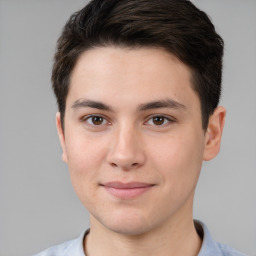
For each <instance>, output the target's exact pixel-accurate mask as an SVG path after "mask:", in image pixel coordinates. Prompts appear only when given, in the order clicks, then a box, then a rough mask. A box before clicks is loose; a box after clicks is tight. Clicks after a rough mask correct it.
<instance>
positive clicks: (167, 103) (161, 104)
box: [138, 99, 186, 111]
mask: <svg viewBox="0 0 256 256" xmlns="http://www.w3.org/2000/svg"><path fill="white" fill-rule="evenodd" d="M158 108H172V109H183V110H185V109H186V106H185V105H183V104H181V103H179V102H177V101H175V100H173V99H163V100H158V101H152V102H149V103H145V104H141V105H140V106H139V107H138V110H139V111H146V110H151V109H158Z"/></svg>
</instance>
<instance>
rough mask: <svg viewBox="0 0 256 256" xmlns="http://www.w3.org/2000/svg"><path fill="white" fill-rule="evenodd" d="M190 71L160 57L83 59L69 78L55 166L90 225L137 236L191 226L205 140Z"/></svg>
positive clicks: (95, 53) (120, 53)
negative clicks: (64, 172)
mask: <svg viewBox="0 0 256 256" xmlns="http://www.w3.org/2000/svg"><path fill="white" fill-rule="evenodd" d="M190 78H191V77H190V70H189V69H188V68H187V67H186V66H185V65H184V64H183V63H181V62H180V61H179V60H178V59H176V58H175V57H174V56H172V55H170V54H168V53H167V52H165V51H164V50H160V49H152V48H141V49H125V48H117V47H102V48H96V49H93V50H89V51H86V52H84V53H83V54H82V55H81V57H80V59H79V60H78V62H77V64H76V66H75V69H74V71H73V73H72V76H71V83H70V89H69V93H68V96H67V101H66V113H65V120H64V125H65V134H64V135H63V133H62V130H61V126H60V117H59V115H57V125H58V129H59V135H60V140H61V143H62V148H63V159H64V161H65V162H67V164H68V166H69V170H70V176H71V180H72V184H73V186H74V189H75V191H76V193H77V194H78V196H79V198H80V200H81V202H82V203H83V204H84V206H85V207H86V208H87V209H88V211H89V212H90V214H91V220H92V221H93V222H94V223H97V224H98V225H103V226H105V227H106V228H108V229H110V230H114V231H116V232H120V233H123V234H141V233H144V232H148V231H150V230H154V229H156V228H159V227H161V226H162V225H166V224H169V225H172V224H173V223H177V221H178V222H181V221H184V220H186V219H187V220H188V219H191V218H192V203H193V195H194V190H195V186H196V183H197V180H198V176H199V173H200V169H201V164H202V161H203V159H204V158H209V157H208V156H207V149H206V148H207V146H206V145H207V143H208V139H209V136H208V133H207V132H206V133H205V132H204V131H203V129H202V121H201V110H200V102H199V98H198V96H197V95H196V93H195V92H194V91H193V90H192V86H191V82H190Z"/></svg>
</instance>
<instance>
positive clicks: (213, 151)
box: [203, 106, 226, 161]
mask: <svg viewBox="0 0 256 256" xmlns="http://www.w3.org/2000/svg"><path fill="white" fill-rule="evenodd" d="M225 117H226V110H225V108H224V107H221V106H219V107H217V108H216V109H215V111H214V113H213V114H212V115H211V116H210V118H209V123H208V127H207V131H206V135H205V149H204V158H203V159H204V160H205V161H209V160H211V159H212V158H214V157H215V156H216V155H217V154H218V153H219V150H220V144H221V137H222V132H223V127H224V123H225Z"/></svg>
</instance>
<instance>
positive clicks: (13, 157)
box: [0, 0, 256, 256]
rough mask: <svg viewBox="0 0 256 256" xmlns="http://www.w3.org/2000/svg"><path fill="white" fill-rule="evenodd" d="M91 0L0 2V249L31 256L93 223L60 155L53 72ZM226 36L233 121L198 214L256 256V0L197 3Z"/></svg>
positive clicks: (210, 169) (200, 195)
mask: <svg viewBox="0 0 256 256" xmlns="http://www.w3.org/2000/svg"><path fill="white" fill-rule="evenodd" d="M85 2H86V1H82V0H22V1H21V0H0V86H1V87H0V88H1V90H0V255H1V256H17V255H19V256H25V255H32V254H33V253H35V252H38V251H40V250H42V249H44V248H46V247H49V246H51V245H54V244H56V243H60V242H63V241H66V240H69V239H72V238H74V237H76V236H78V235H79V234H80V232H82V231H83V230H84V229H86V228H87V227H88V226H89V222H88V213H87V211H86V210H85V209H84V207H83V206H82V205H81V203H80V202H79V200H78V199H77V197H76V195H75V193H74V192H73V189H72V187H71V184H70V181H69V174H68V169H67V167H66V166H65V164H64V163H62V161H61V150H60V146H59V143H58V139H57V133H56V129H55V112H56V104H55V99H54V97H53V94H52V92H51V84H50V73H51V66H52V56H53V53H54V49H55V43H56V40H57V37H58V36H59V34H60V31H61V29H62V27H63V25H64V24H65V22H66V20H67V19H68V17H69V16H70V15H71V13H73V12H74V11H76V10H78V9H79V8H81V7H83V6H84V3H85ZM193 2H194V3H195V4H196V5H197V6H198V7H200V8H201V9H203V10H204V11H206V12H207V13H208V14H209V15H210V17H211V18H212V20H213V23H214V24H215V25H216V28H217V31H218V32H219V33H220V34H221V35H222V37H223V38H224V40H225V44H226V45H225V59H224V79H223V86H224V90H223V97H222V100H221V104H222V105H224V106H225V107H226V108H227V119H226V127H225V130H224V136H223V142H222V149H221V152H220V154H219V156H218V157H217V158H216V159H214V160H213V161H211V162H207V163H205V164H204V166H203V170H202V173H201V177H200V180H199V184H198V188H197V192H196V199H195V211H194V212H195V213H194V216H195V218H197V219H200V220H202V221H204V222H205V223H206V224H207V225H208V227H209V229H210V230H211V232H212V235H213V237H214V238H215V239H216V240H218V241H222V242H224V243H228V244H230V245H231V246H233V247H235V248H237V249H239V250H241V251H243V252H245V253H247V254H250V255H252V254H256V200H255V195H256V186H255V183H256V182H255V180H256V78H255V77H256V76H255V74H256V1H255V0H244V1H241V0H214V1H213V0H194V1H193Z"/></svg>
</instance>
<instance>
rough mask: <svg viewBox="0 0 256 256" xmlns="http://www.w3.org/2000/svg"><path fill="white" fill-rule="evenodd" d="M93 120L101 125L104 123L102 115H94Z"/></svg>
mask: <svg viewBox="0 0 256 256" xmlns="http://www.w3.org/2000/svg"><path fill="white" fill-rule="evenodd" d="M92 122H93V124H95V125H100V124H102V122H103V118H102V117H100V116H94V117H93V118H92Z"/></svg>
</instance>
